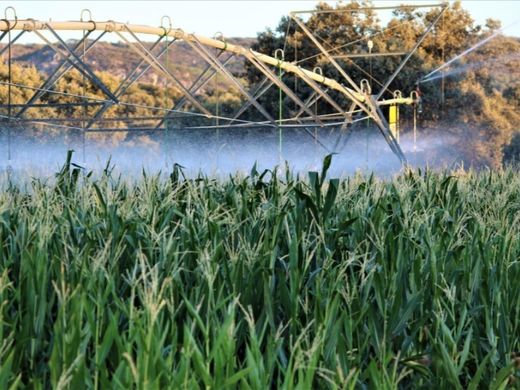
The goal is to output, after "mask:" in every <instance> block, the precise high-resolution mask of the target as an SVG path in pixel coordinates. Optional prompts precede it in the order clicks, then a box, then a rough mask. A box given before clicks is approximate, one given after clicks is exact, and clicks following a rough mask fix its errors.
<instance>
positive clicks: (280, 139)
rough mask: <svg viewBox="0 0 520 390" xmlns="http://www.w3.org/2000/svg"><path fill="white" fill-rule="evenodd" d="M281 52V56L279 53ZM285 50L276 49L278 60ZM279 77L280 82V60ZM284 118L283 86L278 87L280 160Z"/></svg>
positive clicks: (282, 57) (275, 56)
mask: <svg viewBox="0 0 520 390" xmlns="http://www.w3.org/2000/svg"><path fill="white" fill-rule="evenodd" d="M279 54H280V56H281V57H280V58H279V57H278V55H279ZM284 57H285V54H284V51H283V50H282V49H276V51H275V52H274V58H276V59H277V60H278V61H284ZM278 78H279V79H280V82H281V80H282V67H281V66H280V62H279V65H278ZM282 118H283V95H282V88H281V87H278V153H279V155H280V162H281V161H282V138H283V134H282V127H281V126H282Z"/></svg>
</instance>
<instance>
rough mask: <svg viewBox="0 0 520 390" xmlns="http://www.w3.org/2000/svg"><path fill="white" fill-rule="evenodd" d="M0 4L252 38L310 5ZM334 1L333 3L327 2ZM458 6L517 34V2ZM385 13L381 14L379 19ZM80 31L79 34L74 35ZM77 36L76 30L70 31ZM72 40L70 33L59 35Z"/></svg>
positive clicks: (221, 0)
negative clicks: (164, 22) (167, 21)
mask: <svg viewBox="0 0 520 390" xmlns="http://www.w3.org/2000/svg"><path fill="white" fill-rule="evenodd" d="M2 3H3V5H4V6H5V7H7V6H13V7H14V8H15V9H16V12H17V15H18V17H19V18H21V19H24V18H33V19H39V20H49V19H52V20H56V21H57V20H78V19H79V18H80V12H81V10H82V9H83V8H88V9H90V11H91V12H92V17H93V19H94V20H115V21H119V22H130V23H133V24H145V25H151V26H158V25H160V23H161V22H160V20H161V17H162V16H163V15H168V16H169V17H170V18H171V20H172V22H173V25H174V27H180V28H182V29H183V30H184V31H186V32H193V33H197V34H200V35H205V36H210V37H212V36H214V35H215V33H217V32H221V33H222V34H223V35H224V36H228V37H236V36H240V37H255V36H256V35H257V33H258V32H260V31H263V30H265V29H266V28H267V27H271V28H274V27H276V25H277V24H278V22H279V20H280V18H281V17H282V16H283V15H287V14H288V13H289V12H291V11H299V10H306V9H313V8H314V6H315V5H316V4H317V1H313V0H262V1H258V0H249V1H238V0H191V1H187V0H174V1H172V0H170V1H145V0H133V1H129V0H124V1H123V0H119V1H110V0H109V1H106V0H105V1H83V0H81V1H80V0H68V1H52V0H45V1H42V0H40V1H11V2H9V1H4V2H2ZM328 3H331V4H335V3H336V2H335V1H328ZM401 3H406V4H432V3H434V4H435V3H440V1H436V0H425V1H418V0H415V1H414V0H408V1H406V0H397V1H390V0H376V1H374V4H375V5H379V6H381V5H385V6H386V5H397V4H401ZM462 5H463V7H464V8H465V9H467V10H469V11H470V13H471V15H472V16H473V18H474V19H475V21H476V23H478V24H484V22H485V19H486V18H489V17H491V18H494V19H499V20H501V21H502V26H503V27H506V29H505V31H504V33H505V34H507V35H513V36H518V37H520V23H518V22H519V21H520V0H463V1H462ZM389 16H390V13H389V12H386V13H381V16H380V18H381V19H382V20H383V22H384V21H385V19H386V18H388V17H389ZM79 34H81V33H79ZM26 35H27V37H26V38H25V40H24V41H23V42H24V43H27V42H38V38H37V37H36V36H35V35H34V34H26ZM76 35H77V34H76ZM64 37H65V38H66V39H68V38H77V36H74V35H66V36H64Z"/></svg>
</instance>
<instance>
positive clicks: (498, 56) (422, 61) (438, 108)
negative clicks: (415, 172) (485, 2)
mask: <svg viewBox="0 0 520 390" xmlns="http://www.w3.org/2000/svg"><path fill="white" fill-rule="evenodd" d="M370 4H371V2H370V1H359V2H355V1H352V2H342V3H338V4H337V5H336V6H335V7H333V6H331V5H329V4H327V3H321V4H320V5H318V6H317V7H316V9H317V10H318V11H332V10H336V11H340V10H344V11H345V12H337V13H322V14H320V13H316V14H312V15H311V16H310V17H309V18H308V19H306V20H305V25H306V26H307V28H308V29H309V30H310V31H311V32H312V33H313V34H314V35H315V36H317V37H318V38H317V39H318V40H319V41H320V43H321V44H322V45H323V46H324V47H325V48H326V50H328V51H329V52H330V53H331V54H332V55H335V56H341V55H348V54H363V53H367V51H368V48H367V40H368V39H369V38H370V39H371V40H372V41H373V45H374V47H373V50H372V52H373V53H395V52H408V51H410V50H411V49H412V48H413V46H414V45H415V43H416V42H417V41H418V40H419V38H420V37H421V36H422V35H423V34H424V33H425V31H426V29H427V27H428V26H429V25H430V24H431V23H432V22H433V21H434V20H435V18H436V17H437V15H438V14H439V12H440V9H439V8H433V9H413V8H400V9H397V10H395V11H394V12H393V17H392V18H391V20H390V21H388V23H387V24H386V25H383V24H382V23H381V21H380V20H379V19H378V14H377V13H376V12H375V11H371V10H360V11H357V10H358V9H360V8H363V7H366V6H370ZM347 11H348V12H347ZM500 27H501V25H500V22H499V21H497V20H493V19H488V20H487V21H486V24H485V26H480V25H477V24H475V22H474V20H473V19H472V17H471V15H470V14H469V12H468V11H466V10H465V9H464V8H463V7H462V5H461V2H460V1H455V2H453V3H452V4H451V5H450V6H449V8H448V9H447V10H446V12H444V14H443V16H442V18H441V19H440V20H439V22H438V23H437V24H436V26H435V27H434V28H433V30H432V31H431V32H430V33H429V34H428V35H427V37H426V39H425V40H424V42H423V44H422V45H421V46H420V47H419V49H418V50H417V52H416V53H415V54H414V55H413V56H412V57H411V58H410V61H409V62H408V64H407V65H406V67H405V68H404V69H403V71H402V72H401V73H400V74H399V75H398V77H397V78H396V79H395V81H394V82H393V83H392V84H391V85H390V88H389V90H388V91H387V93H386V94H385V95H383V97H387V98H389V97H391V96H392V95H391V94H392V92H393V91H394V90H401V91H402V92H403V93H409V92H410V91H412V90H414V88H415V86H414V84H415V82H416V81H418V80H420V79H421V78H422V77H423V76H425V75H426V74H428V73H429V72H430V71H432V70H433V69H435V68H437V67H438V66H440V65H442V64H444V63H445V62H446V61H448V60H449V59H451V58H453V57H455V56H456V55H458V54H460V53H462V52H463V51H464V50H466V49H468V48H470V47H471V46H473V45H475V44H476V43H478V42H479V41H481V40H483V39H485V38H487V37H489V36H490V35H491V34H493V33H494V32H497V31H498V30H499V29H500ZM505 32H506V33H507V30H506V31H505ZM253 48H254V49H256V50H259V51H261V52H266V53H274V50H276V49H277V48H284V49H285V58H288V59H290V60H291V61H292V60H294V61H297V62H298V63H299V64H300V65H301V66H303V67H305V68H307V69H313V68H314V67H316V66H320V67H321V68H322V69H323V72H324V74H326V75H328V76H330V77H332V78H335V79H336V80H342V81H344V80H343V79H342V76H341V75H340V74H339V72H338V71H337V70H336V69H335V68H334V67H333V66H332V65H331V64H330V62H329V61H328V60H327V59H326V58H325V57H324V56H323V55H321V54H320V52H319V50H318V49H317V48H316V47H315V46H314V45H313V44H312V42H310V40H309V38H308V37H307V36H306V35H305V34H304V32H303V31H302V30H301V29H300V28H299V27H297V26H296V23H295V22H293V21H291V20H290V18H287V17H284V18H282V19H281V21H280V23H279V25H278V27H277V28H276V30H275V31H272V30H269V29H268V30H267V31H265V32H263V33H261V34H259V36H258V42H257V43H256V44H254V45H253ZM519 53H520V39H518V38H513V37H507V36H505V35H503V34H498V36H497V37H496V38H494V39H492V40H490V41H488V42H487V43H486V44H485V45H484V46H481V47H480V48H479V49H478V50H476V51H474V52H472V53H470V54H468V55H467V56H465V57H463V58H461V59H460V60H458V61H457V62H455V63H454V64H453V65H452V66H451V67H450V68H447V70H449V71H451V70H458V71H459V72H457V71H456V72H454V74H451V75H449V76H447V77H445V78H444V80H443V79H442V78H439V79H438V80H436V81H432V82H428V83H424V84H421V86H420V87H421V90H422V93H423V100H424V102H423V104H424V112H423V113H422V115H421V118H420V122H421V128H422V129H423V130H425V131H428V132H430V133H435V132H437V133H438V134H439V135H440V136H444V135H451V136H455V137H457V138H458V139H460V144H459V148H458V149H459V150H458V154H460V155H461V156H462V158H463V160H464V161H465V162H466V163H467V165H473V166H492V167H495V168H497V167H499V166H501V164H502V163H503V162H504V158H503V157H504V154H503V153H504V147H506V148H507V145H509V144H510V142H511V139H512V138H514V137H518V138H520V115H519V112H520V72H519V69H520V54H519ZM402 59H403V56H394V57H388V56H382V57H373V58H372V59H368V58H336V61H337V62H338V63H339V64H340V65H341V66H342V68H343V69H345V70H346V72H347V73H348V74H349V75H350V76H351V77H352V78H353V79H354V80H358V81H359V80H361V79H363V78H366V79H370V80H371V83H372V86H373V89H374V90H375V91H376V92H378V91H379V90H380V89H381V87H382V85H383V83H384V82H385V81H386V80H387V78H388V77H389V75H390V74H391V73H392V72H393V71H394V70H395V69H396V68H397V66H398V64H399V63H400V62H401V60H402ZM370 68H372V72H371V73H370ZM248 70H249V78H250V79H252V80H256V79H258V77H259V75H258V73H257V72H256V70H255V69H253V68H252V67H248ZM371 76H372V77H373V78H371ZM291 77H292V76H290V75H287V76H286V80H287V82H288V83H289V85H295V86H296V87H297V89H298V91H299V94H301V95H303V96H304V97H305V96H307V95H308V94H309V93H310V91H309V89H308V88H307V87H306V86H305V85H304V84H303V83H301V82H299V83H298V82H296V81H295V80H294V79H292V80H291ZM335 98H336V99H337V100H338V101H341V100H342V97H341V96H340V95H339V94H337V95H335ZM276 101H277V97H276V94H275V91H273V92H271V94H267V95H266V96H265V100H264V104H269V102H276ZM287 102H289V101H288V100H287ZM321 104H323V107H322V109H326V108H327V106H326V105H325V103H321ZM346 105H347V103H346V102H345V103H344V106H346ZM403 110H404V113H403V117H404V118H406V117H408V118H409V117H411V114H410V112H409V109H408V112H407V110H406V108H403ZM406 127H407V128H408V130H409V129H410V126H409V124H408V126H405V130H406ZM514 145H515V143H513V147H509V149H508V151H507V152H506V157H508V159H507V160H506V161H511V157H513V156H520V149H518V148H516V147H514Z"/></svg>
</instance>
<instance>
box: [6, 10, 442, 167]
mask: <svg viewBox="0 0 520 390" xmlns="http://www.w3.org/2000/svg"><path fill="white" fill-rule="evenodd" d="M435 6H437V7H438V6H440V7H441V11H440V13H439V15H438V16H437V17H436V18H435V20H434V21H433V22H432V23H431V25H430V26H428V28H427V29H426V31H425V33H424V34H423V35H422V36H421V37H420V38H419V39H418V41H417V42H416V44H415V45H414V47H413V48H412V50H410V51H409V52H408V53H404V52H399V53H373V54H372V53H371V55H372V56H376V55H390V54H392V55H405V54H406V56H405V58H404V59H403V60H402V61H401V63H400V64H399V66H398V67H397V69H396V70H395V71H394V72H393V73H392V74H391V75H390V77H389V78H388V80H387V81H386V82H385V83H384V85H383V86H382V88H381V90H379V91H378V93H377V94H372V91H371V90H370V88H369V87H367V85H368V82H365V83H364V82H363V81H362V82H361V83H360V84H357V83H356V82H355V81H354V80H353V79H352V78H351V77H350V76H349V74H348V73H347V71H345V69H343V68H342V66H341V65H340V63H339V62H338V61H336V60H337V59H341V58H354V57H355V56H356V55H348V54H346V55H338V54H334V55H333V54H332V52H331V51H328V50H327V49H326V48H325V47H324V46H323V44H322V43H320V42H319V41H318V39H317V38H316V37H315V36H314V34H313V33H312V32H311V31H310V29H309V28H308V27H307V26H306V25H305V23H304V22H303V21H302V20H301V19H300V18H299V17H298V15H299V14H302V13H320V12H321V11H316V10H315V11H300V12H292V13H290V14H289V17H290V20H291V21H293V22H294V23H295V24H296V26H297V28H299V29H301V30H302V31H303V33H304V34H305V36H306V37H307V38H308V39H309V40H310V42H312V43H313V44H314V45H315V46H316V47H317V48H318V51H319V55H321V56H322V58H324V59H325V60H326V61H327V62H328V63H329V64H330V65H332V67H333V68H334V69H335V70H336V71H337V72H338V73H339V74H340V75H341V78H342V80H343V81H344V82H345V83H346V85H344V84H342V83H340V82H339V81H337V80H334V79H332V78H329V77H326V76H325V75H323V74H322V72H317V71H316V70H314V71H311V70H308V69H305V68H302V67H301V66H299V65H298V62H297V61H294V62H289V61H286V60H284V59H283V58H281V59H280V58H277V56H276V55H275V56H274V57H271V56H269V55H266V54H264V53H259V52H255V51H254V50H251V49H247V48H245V47H242V46H239V45H235V44H231V43H229V42H226V41H225V40H224V39H223V38H221V39H216V38H214V39H211V38H206V37H202V36H198V35H195V34H187V33H185V32H184V31H183V30H181V29H178V28H176V29H174V28H172V27H171V25H170V27H169V28H165V27H163V26H161V27H157V28H155V27H148V26H139V25H131V24H126V23H117V22H114V21H107V22H94V21H93V20H89V21H83V20H80V21H71V22H54V21H52V22H51V21H49V22H42V21H37V20H33V19H18V18H17V17H16V15H15V19H14V20H7V19H2V20H0V31H1V33H0V41H1V40H2V39H3V38H4V37H5V36H7V35H8V36H9V42H8V44H7V45H6V46H5V47H4V48H2V49H1V50H0V55H3V53H5V51H6V50H8V51H9V58H8V61H9V69H10V67H11V62H12V57H11V48H12V45H13V44H15V42H17V41H18V39H19V38H20V37H21V36H22V35H23V34H28V33H34V34H35V35H36V36H38V37H39V38H40V39H41V40H42V41H43V42H45V44H46V45H47V46H48V47H49V48H51V49H52V50H53V51H54V52H55V53H56V55H57V56H58V57H59V58H60V62H59V63H58V65H57V66H56V67H55V68H54V69H53V70H52V71H51V72H50V73H49V74H48V76H47V78H46V80H45V81H43V83H42V84H41V86H40V87H39V88H34V87H29V86H23V85H20V84H15V83H13V81H12V80H11V73H9V82H8V83H7V84H9V88H11V86H16V87H17V88H24V87H27V88H29V89H32V90H34V92H33V94H32V96H31V97H30V98H29V99H28V100H27V102H25V103H23V104H13V103H12V101H11V97H10V96H11V92H9V99H8V102H7V104H6V103H5V102H0V108H7V109H8V113H9V115H8V116H5V115H4V116H2V117H3V118H4V119H6V118H7V119H8V120H16V121H18V122H20V123H27V122H31V121H32V122H35V121H37V122H39V123H72V124H74V125H73V126H70V127H71V128H78V129H83V130H84V131H89V132H98V131H99V132H101V131H121V130H123V131H138V130H142V131H159V130H165V129H167V128H168V126H164V125H165V124H166V125H167V124H168V123H169V121H171V120H174V119H176V118H178V117H179V116H186V115H197V116H202V117H203V118H207V119H212V118H213V119H215V118H216V119H217V126H202V127H207V128H229V127H252V126H269V127H279V128H288V127H291V126H298V127H302V128H304V129H305V131H307V132H308V133H310V134H311V135H312V133H311V132H310V130H309V129H310V128H312V127H324V126H326V127H329V126H336V127H338V128H340V129H342V130H344V129H345V128H346V127H347V126H348V125H349V124H351V123H353V122H354V121H356V120H357V119H353V115H354V114H362V113H363V114H365V115H366V116H367V117H368V118H370V119H372V120H373V122H374V123H375V124H376V125H377V127H378V128H379V130H380V132H381V133H382V135H383V137H384V139H385V140H386V142H387V143H388V145H389V147H390V149H391V150H392V152H393V153H395V155H396V156H397V157H398V158H399V160H400V161H401V162H402V163H403V164H406V157H405V155H404V153H403V152H402V150H401V147H400V145H399V143H398V141H397V140H396V138H395V137H394V136H393V134H392V132H391V131H390V128H389V125H388V123H387V121H386V118H385V116H384V114H383V113H382V110H381V106H384V105H389V104H413V103H414V102H415V100H414V99H413V97H412V96H410V97H404V98H403V97H401V96H393V98H392V99H386V100H385V99H382V96H383V94H384V93H385V91H387V89H388V87H389V86H390V85H391V83H392V82H393V81H394V79H395V77H396V76H397V75H398V74H399V72H400V71H401V70H402V68H403V67H404V66H405V65H406V63H407V62H408V60H409V59H410V58H411V56H412V55H413V54H414V53H415V51H416V50H417V49H418V47H419V46H420V45H421V43H422V42H423V41H424V39H425V37H426V36H427V35H428V34H429V33H430V32H431V30H432V29H433V27H434V26H435V25H436V24H437V22H438V21H439V20H440V18H441V16H442V14H443V13H444V11H445V10H446V8H447V5H446V4H445V3H442V4H428V5H421V6H411V7H413V8H418V7H435ZM392 8H396V7H370V9H392ZM359 10H360V9H356V11H359ZM333 11H339V10H333ZM342 11H343V10H342ZM344 12H345V11H344ZM346 12H348V11H346ZM13 30H16V31H18V34H17V35H16V36H15V37H14V38H13V39H11V31H13ZM60 31H83V37H82V39H80V40H78V41H76V42H74V43H73V44H72V45H71V44H68V43H67V42H65V41H64V39H63V38H62V37H61V36H60ZM95 31H97V32H99V34H98V35H97V37H96V38H94V39H91V36H92V34H93V33H94V32H95ZM44 32H48V33H50V35H51V36H52V39H53V40H51V39H49V38H48V37H47V36H46V35H45V34H44ZM110 33H114V34H115V35H116V36H118V37H119V38H120V39H121V40H122V41H123V42H125V43H126V44H127V45H128V48H129V49H130V50H132V51H133V52H134V53H135V54H137V55H138V56H139V58H140V60H139V62H138V63H136V64H135V65H134V66H133V67H132V69H131V71H130V72H128V73H127V75H126V76H125V77H124V79H123V80H121V81H120V83H119V85H118V86H117V88H116V89H115V90H114V91H112V90H111V89H110V88H109V87H108V86H107V85H105V84H104V83H103V82H102V80H101V79H100V78H99V77H98V76H97V75H96V72H95V71H94V70H93V69H92V67H91V66H90V65H89V64H88V63H87V61H86V54H87V53H88V52H90V51H91V50H92V49H93V48H94V47H95V45H96V44H97V43H98V42H99V41H100V40H101V39H102V38H103V37H104V36H105V35H106V34H110ZM138 35H147V36H150V35H152V36H156V37H158V38H157V39H156V40H155V41H153V43H152V44H151V45H148V46H147V44H145V43H144V42H143V41H142V40H141V38H140V37H139V36H138ZM165 38H166V42H164V40H165ZM167 38H170V40H168V39H167ZM179 41H183V42H185V43H186V44H187V45H188V47H189V48H190V49H191V50H193V52H195V53H196V54H197V55H198V56H199V57H200V58H201V59H202V60H203V61H204V62H205V68H204V69H203V71H202V72H201V74H200V75H199V76H198V77H197V78H196V79H195V80H194V81H192V82H191V85H189V86H187V87H186V86H184V85H183V83H182V82H181V80H180V79H179V78H178V77H177V76H176V75H175V74H174V73H173V72H172V70H171V69H170V68H169V67H168V66H167V64H166V65H165V64H164V62H163V61H162V58H163V56H164V55H165V54H167V55H168V49H169V48H170V47H172V45H174V44H175V43H177V42H179ZM212 48H213V49H217V53H216V54H214V53H213V52H212V50H210V49H212ZM332 51H335V50H332ZM224 53H228V54H229V55H228V56H227V57H225V56H224ZM235 58H243V59H244V61H247V62H248V63H249V64H251V65H252V66H253V67H254V69H256V70H257V71H258V72H259V73H260V74H261V75H262V76H263V78H262V79H261V81H260V82H259V83H257V84H256V85H252V86H247V85H244V83H243V82H242V81H241V80H240V79H239V77H237V76H236V75H234V74H233V72H232V71H231V70H230V69H229V68H228V66H229V64H230V62H231V61H232V60H233V59H235ZM72 69H75V70H77V71H78V72H79V74H80V75H81V76H82V77H83V79H84V81H85V80H88V82H89V83H91V85H92V86H94V87H95V88H96V89H98V90H99V91H101V92H102V94H103V95H104V97H105V98H104V99H99V98H95V99H94V98H92V96H81V97H82V98H83V99H84V101H82V102H71V103H69V102H59V101H58V102H55V103H47V102H45V101H43V102H42V101H41V98H42V97H43V96H44V95H45V94H52V93H56V94H58V95H65V96H67V95H68V96H74V97H75V98H78V95H73V94H68V93H67V92H58V91H56V90H55V89H54V87H55V85H56V83H57V82H58V81H59V80H60V79H61V78H62V77H63V76H64V75H66V74H67V73H68V72H69V71H71V70H72ZM148 71H154V72H156V73H157V74H159V75H161V76H162V77H164V78H165V80H166V82H167V83H171V85H173V86H174V87H175V88H176V89H177V90H178V91H180V93H181V95H182V96H181V98H179V99H178V100H177V101H175V102H174V103H173V104H172V105H171V106H170V108H164V107H149V106H146V108H148V109H150V110H151V111H152V112H156V113H157V112H158V115H155V114H154V115H141V116H137V115H134V116H127V117H119V118H106V117H105V114H106V112H107V111H108V110H109V109H110V108H111V107H114V106H117V105H129V106H132V104H131V103H125V102H124V100H123V99H124V97H125V94H126V93H127V91H128V90H129V88H130V87H131V86H132V85H134V84H135V83H136V82H137V81H138V80H140V79H141V78H142V77H143V76H144V75H145V74H146V73H147V72H148ZM9 72H10V71H9ZM277 73H278V74H277ZM286 74H293V75H294V76H295V77H296V78H297V80H301V81H303V82H304V83H305V84H306V85H307V86H308V87H309V88H310V91H311V92H310V95H309V96H308V97H307V98H306V99H305V100H302V98H301V97H300V96H298V94H297V93H296V92H295V91H294V90H293V89H291V88H290V87H289V86H288V84H287V82H285V81H284V80H283V76H284V75H286ZM217 75H222V76H223V77H224V80H225V83H226V84H225V85H226V86H231V87H233V88H235V89H236V90H238V91H239V92H240V94H241V95H242V96H243V97H244V102H243V104H242V106H241V107H240V108H238V110H237V111H236V112H235V113H234V114H233V115H231V116H229V117H226V116H222V115H221V114H220V113H218V112H216V113H212V112H210V110H209V109H208V108H207V107H206V106H205V105H204V104H203V103H201V102H200V101H199V99H198V97H197V94H198V93H199V92H200V90H201V89H202V88H204V86H206V85H207V84H208V83H209V82H210V81H211V80H212V79H213V78H215V77H216V76H217ZM365 81H366V80H365ZM4 84H5V83H4ZM272 87H275V88H278V89H279V90H280V91H281V92H283V94H284V96H286V97H287V98H288V99H289V100H290V101H292V102H294V103H295V109H297V111H296V114H294V112H293V114H294V115H293V114H291V115H292V117H288V118H281V117H280V118H279V119H278V120H275V118H273V116H272V115H271V114H270V113H269V112H268V111H267V110H266V108H265V107H264V106H263V105H262V104H261V103H260V101H259V99H260V98H261V97H262V96H263V95H264V94H265V93H266V92H267V91H268V90H269V89H270V88H272ZM9 91H10V89H9ZM331 91H335V92H336V93H340V94H341V95H343V96H344V97H345V98H346V99H347V100H348V101H350V105H349V106H348V108H347V109H345V108H343V107H341V105H340V104H339V103H338V102H337V101H336V100H335V99H334V98H333V97H332V96H333V95H331V94H330V92H331ZM39 100H40V102H39ZM320 100H321V101H323V102H325V103H326V104H327V105H328V106H330V107H331V108H332V109H333V112H332V113H328V114H319V113H318V112H317V111H316V110H315V109H314V110H313V107H316V103H317V102H318V101H320ZM187 103H190V104H191V106H193V108H194V109H196V111H197V112H196V113H194V112H191V111H186V110H185V109H186V104H187ZM75 106H83V107H85V113H86V112H87V110H86V107H97V110H95V111H94V113H93V114H92V115H91V116H84V117H81V118H36V119H35V118H27V117H26V113H27V110H29V109H31V108H41V107H50V108H67V107H75ZM136 106H139V105H136ZM251 107H254V108H255V109H256V110H257V111H258V112H259V113H260V114H261V115H262V116H263V117H264V118H265V121H263V122H250V121H244V120H240V119H239V118H240V117H241V116H242V115H243V114H244V113H245V112H246V111H247V110H248V109H249V108H251ZM12 109H15V113H14V115H12ZM304 114H306V116H303V115H304ZM220 120H221V121H220ZM119 121H120V122H123V123H126V124H127V125H126V127H124V128H112V127H103V126H102V124H103V123H108V122H119ZM139 121H154V123H155V124H154V125H152V126H144V125H140V126H137V125H135V122H139ZM76 123H81V127H79V126H77V125H75V124H76ZM219 123H221V124H220V125H219ZM65 127H67V126H65ZM202 127H200V128H202ZM312 136H313V137H314V135H312Z"/></svg>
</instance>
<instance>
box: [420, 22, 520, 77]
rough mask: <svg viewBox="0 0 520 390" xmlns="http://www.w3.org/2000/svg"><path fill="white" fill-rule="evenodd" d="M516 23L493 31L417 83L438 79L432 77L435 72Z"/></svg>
mask: <svg viewBox="0 0 520 390" xmlns="http://www.w3.org/2000/svg"><path fill="white" fill-rule="evenodd" d="M515 24H516V23H513V24H510V25H509V26H507V27H504V28H502V29H499V30H497V31H495V32H494V33H493V34H491V35H490V36H489V37H487V38H484V39H483V40H481V41H480V42H478V43H476V44H475V45H473V46H471V47H470V48H469V49H466V50H464V51H463V52H462V53H460V54H458V55H457V56H455V57H453V58H452V59H451V60H449V61H448V62H445V63H444V64H442V65H441V66H439V67H438V68H437V69H434V70H433V71H431V72H430V73H428V74H427V75H426V76H424V77H423V78H421V79H420V80H419V81H418V83H426V82H428V81H432V80H435V79H437V78H439V77H432V76H433V75H434V74H435V73H437V72H440V71H441V70H443V69H444V68H446V67H448V66H450V65H451V64H452V63H454V62H455V61H457V60H459V59H460V58H462V57H464V56H465V55H467V54H469V53H471V52H472V51H474V50H476V49H478V48H479V47H481V46H482V45H485V44H486V43H487V42H489V41H490V40H492V39H493V38H496V37H497V36H498V35H499V34H501V33H502V32H503V31H504V30H505V29H506V28H509V27H511V26H513V25H515Z"/></svg>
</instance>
